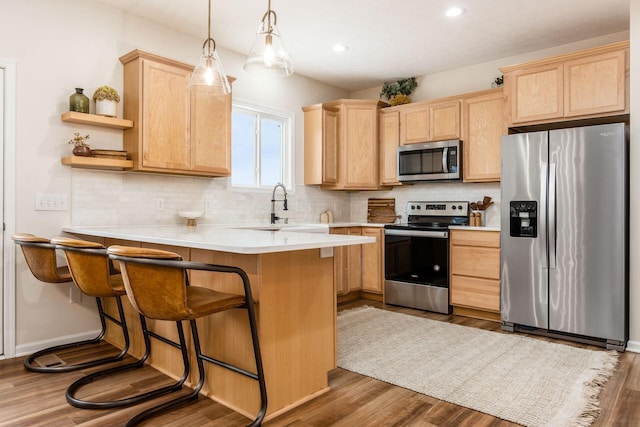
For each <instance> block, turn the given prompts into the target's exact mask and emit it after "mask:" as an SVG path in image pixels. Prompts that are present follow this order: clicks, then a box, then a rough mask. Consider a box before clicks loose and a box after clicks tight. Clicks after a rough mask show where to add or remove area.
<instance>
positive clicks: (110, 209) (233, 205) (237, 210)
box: [71, 169, 500, 226]
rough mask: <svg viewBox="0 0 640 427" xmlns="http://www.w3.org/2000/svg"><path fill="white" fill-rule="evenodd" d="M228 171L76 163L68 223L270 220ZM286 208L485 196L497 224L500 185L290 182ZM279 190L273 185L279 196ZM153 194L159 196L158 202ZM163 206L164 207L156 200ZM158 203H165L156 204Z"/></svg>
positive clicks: (295, 214) (296, 211) (267, 203)
mask: <svg viewBox="0 0 640 427" xmlns="http://www.w3.org/2000/svg"><path fill="white" fill-rule="evenodd" d="M227 185H228V179H227V178H215V179H210V178H198V177H185V176H172V175H160V174H144V173H126V172H125V173H123V172H110V171H95V170H83V169H74V170H73V171H72V179H71V223H72V225H141V224H167V225H168V224H181V223H183V222H184V221H185V220H184V219H183V218H180V217H179V216H178V212H179V211H189V210H191V211H193V210H196V211H204V210H205V209H204V207H205V199H209V200H210V201H211V202H212V203H211V205H212V209H211V210H210V211H207V212H205V213H204V216H203V217H202V218H200V219H199V220H198V221H199V222H200V223H248V222H252V223H255V222H259V223H267V222H269V214H270V212H271V190H268V191H237V190H230V189H228V188H227ZM288 193H289V194H288V197H287V198H288V200H289V210H288V211H283V210H282V204H281V203H277V204H276V214H277V215H278V216H280V217H286V218H289V221H290V222H296V223H317V222H318V221H319V216H320V213H321V212H324V211H326V210H328V209H330V210H332V211H333V212H334V221H335V222H366V220H367V201H368V199H369V198H395V199H396V213H397V214H398V215H402V218H403V219H406V214H405V213H404V208H405V205H406V203H407V202H408V201H410V200H434V201H440V200H443V201H444V200H447V201H456V200H466V201H477V200H482V197H483V196H490V197H491V198H492V199H493V201H494V202H495V204H494V205H493V206H491V207H490V208H489V209H488V210H487V212H486V225H488V226H499V225H500V184H499V183H483V184H463V183H449V182H447V183H437V182H429V183H419V184H414V185H406V186H403V187H398V188H395V189H393V190H390V191H360V192H342V191H323V190H320V189H319V188H317V187H312V186H305V185H297V186H296V188H295V190H294V191H292V190H291V189H288ZM280 196H281V193H280V190H278V193H277V197H278V198H280ZM158 199H161V203H159V201H158ZM159 205H162V206H159ZM159 208H162V209H159Z"/></svg>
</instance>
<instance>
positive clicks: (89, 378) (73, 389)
mask: <svg viewBox="0 0 640 427" xmlns="http://www.w3.org/2000/svg"><path fill="white" fill-rule="evenodd" d="M140 323H141V324H142V332H143V337H144V343H145V353H144V355H143V356H142V357H141V358H140V359H138V360H136V361H135V362H133V363H129V364H126V365H121V366H116V367H113V368H111V369H106V370H103V371H98V372H95V373H93V374H89V375H86V376H84V377H82V378H80V379H79V380H77V381H75V382H73V383H72V384H71V385H70V386H69V388H67V393H66V398H67V402H68V403H69V404H70V405H71V406H75V407H76V408H82V409H110V408H123V407H127V406H132V405H135V404H138V403H141V402H145V401H147V400H150V399H153V398H156V397H159V396H162V395H165V394H168V393H172V392H175V391H178V390H181V389H182V385H183V384H184V382H185V381H186V379H187V377H188V376H189V368H190V365H189V355H188V352H187V343H186V340H185V336H184V329H183V327H182V323H181V322H180V321H177V322H176V325H177V329H178V338H179V340H180V342H179V343H175V342H173V341H170V340H168V339H166V338H164V337H162V336H160V335H157V334H155V333H154V332H151V331H150V330H149V329H148V328H147V322H146V319H145V318H144V316H142V315H140ZM149 337H154V338H157V339H159V340H161V341H163V342H165V343H167V344H169V345H172V346H173V347H175V348H178V349H180V350H181V353H182V361H183V363H184V372H183V374H182V376H181V377H180V378H179V379H178V381H176V382H175V383H173V384H170V385H168V386H164V387H160V388H157V389H155V390H152V391H148V392H144V393H140V394H138V395H135V396H132V397H128V398H124V399H118V400H107V401H101V402H95V401H88V400H83V399H79V398H77V397H75V395H76V393H77V392H78V390H79V389H80V388H82V387H83V386H85V385H87V384H89V383H91V382H93V381H95V380H98V379H101V378H106V377H109V376H111V375H114V374H117V373H120V372H123V371H126V370H129V369H137V368H142V367H143V366H144V362H145V361H146V360H147V359H148V358H149V355H150V354H151V340H150V339H149Z"/></svg>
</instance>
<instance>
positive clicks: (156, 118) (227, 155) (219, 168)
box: [120, 50, 231, 176]
mask: <svg viewBox="0 0 640 427" xmlns="http://www.w3.org/2000/svg"><path fill="white" fill-rule="evenodd" d="M120 61H121V62H122V63H123V64H124V114H123V115H124V117H125V119H129V120H133V123H134V127H133V128H132V129H129V130H126V131H124V143H123V145H124V149H125V150H127V151H128V152H129V153H130V154H131V159H132V160H133V165H134V166H133V170H136V171H144V172H158V173H172V174H185V175H199V176H229V175H230V173H231V95H230V94H229V95H224V96H218V97H210V96H203V95H197V94H195V93H190V92H189V91H188V89H187V85H188V83H189V78H190V76H191V73H192V72H193V66H191V65H188V64H184V63H181V62H177V61H173V60H170V59H166V58H163V57H160V56H157V55H153V54H150V53H147V52H142V51H140V50H134V51H132V52H130V53H128V54H127V55H124V56H123V57H121V58H120Z"/></svg>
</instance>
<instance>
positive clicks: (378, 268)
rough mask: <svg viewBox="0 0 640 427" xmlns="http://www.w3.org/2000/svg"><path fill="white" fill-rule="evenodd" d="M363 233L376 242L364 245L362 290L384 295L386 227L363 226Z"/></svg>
mask: <svg viewBox="0 0 640 427" xmlns="http://www.w3.org/2000/svg"><path fill="white" fill-rule="evenodd" d="M362 235H363V236H369V237H375V238H376V243H374V244H369V245H362V290H363V291H364V292H373V293H376V294H380V295H382V288H383V286H382V285H383V284H384V228H380V227H362Z"/></svg>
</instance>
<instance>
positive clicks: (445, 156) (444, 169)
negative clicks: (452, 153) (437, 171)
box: [442, 147, 449, 173]
mask: <svg viewBox="0 0 640 427" xmlns="http://www.w3.org/2000/svg"><path fill="white" fill-rule="evenodd" d="M448 154H449V147H445V148H443V149H442V173H449V164H448V163H449V162H448V161H447V159H448V158H449V156H448Z"/></svg>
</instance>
